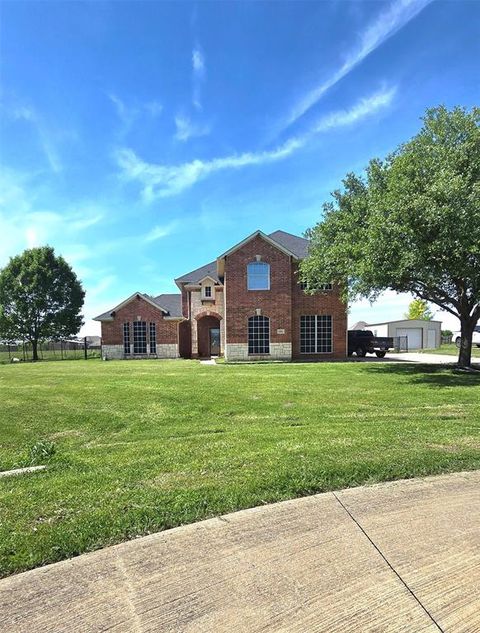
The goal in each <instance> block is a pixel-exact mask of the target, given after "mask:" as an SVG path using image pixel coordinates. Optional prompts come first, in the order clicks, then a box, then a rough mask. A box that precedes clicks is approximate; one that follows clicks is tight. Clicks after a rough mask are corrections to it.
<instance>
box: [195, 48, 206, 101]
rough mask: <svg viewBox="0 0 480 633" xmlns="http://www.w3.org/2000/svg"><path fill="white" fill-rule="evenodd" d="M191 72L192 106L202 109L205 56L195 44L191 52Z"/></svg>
mask: <svg viewBox="0 0 480 633" xmlns="http://www.w3.org/2000/svg"><path fill="white" fill-rule="evenodd" d="M192 71H193V78H192V81H193V96H192V101H193V105H194V106H195V107H196V108H197V109H198V110H201V109H202V102H201V92H202V83H203V81H204V79H205V73H206V66H205V56H204V54H203V52H202V50H201V48H200V46H199V45H198V44H197V45H196V46H195V47H194V49H193V51H192Z"/></svg>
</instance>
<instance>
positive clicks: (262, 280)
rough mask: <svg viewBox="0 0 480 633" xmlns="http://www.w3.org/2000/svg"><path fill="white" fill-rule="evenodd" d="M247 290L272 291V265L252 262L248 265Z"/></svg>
mask: <svg viewBox="0 0 480 633" xmlns="http://www.w3.org/2000/svg"><path fill="white" fill-rule="evenodd" d="M247 290H270V264H267V263H266V262H250V264H248V265H247Z"/></svg>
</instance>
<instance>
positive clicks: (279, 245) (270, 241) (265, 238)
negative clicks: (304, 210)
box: [217, 231, 301, 261]
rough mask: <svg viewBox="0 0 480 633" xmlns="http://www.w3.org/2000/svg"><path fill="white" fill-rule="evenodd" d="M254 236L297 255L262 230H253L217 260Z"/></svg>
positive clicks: (294, 255)
mask: <svg viewBox="0 0 480 633" xmlns="http://www.w3.org/2000/svg"><path fill="white" fill-rule="evenodd" d="M286 235H288V233H286ZM255 237H261V238H263V239H264V240H265V241H266V242H268V243H269V244H272V246H275V247H276V248H278V249H279V250H281V251H283V252H284V253H285V254H286V255H290V256H291V257H295V259H297V255H296V254H295V253H294V252H293V251H291V250H290V249H289V248H288V247H287V246H284V245H283V244H281V243H280V242H279V241H278V240H274V239H273V238H272V237H270V235H266V234H265V233H264V232H263V231H255V232H254V233H252V234H251V235H249V236H248V237H246V238H245V239H244V240H242V241H241V242H238V244H235V246H232V248H229V249H228V251H225V253H222V255H220V256H219V257H217V261H220V260H222V259H223V258H224V257H227V255H230V254H231V253H234V252H235V251H236V250H238V249H239V248H241V247H242V246H243V245H244V244H247V243H248V242H250V240H253V239H254V238H255ZM292 237H294V236H292ZM300 239H301V238H300Z"/></svg>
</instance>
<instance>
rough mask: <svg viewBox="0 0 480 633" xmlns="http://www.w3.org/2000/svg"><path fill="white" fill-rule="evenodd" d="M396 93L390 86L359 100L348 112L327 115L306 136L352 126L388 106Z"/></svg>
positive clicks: (394, 87) (342, 111) (394, 88)
mask: <svg viewBox="0 0 480 633" xmlns="http://www.w3.org/2000/svg"><path fill="white" fill-rule="evenodd" d="M396 92H397V88H396V86H392V87H391V88H382V89H381V90H379V91H378V92H375V93H374V94H372V95H370V96H369V97H366V98H364V99H360V101H359V102H358V103H356V104H355V105H354V106H353V108H350V110H338V111H336V112H332V114H328V115H326V116H324V117H322V118H321V119H320V120H319V121H317V123H316V124H315V126H314V127H313V128H312V130H311V132H310V133H309V134H307V136H310V135H311V134H312V133H313V134H316V133H319V132H326V131H327V130H331V129H334V128H338V127H344V126H346V125H352V124H353V123H356V122H357V121H359V120H361V119H364V118H365V117H368V116H370V115H372V114H375V113H376V112H378V110H381V109H382V108H386V107H387V106H389V105H390V103H391V102H392V101H393V98H394V97H395V94H396Z"/></svg>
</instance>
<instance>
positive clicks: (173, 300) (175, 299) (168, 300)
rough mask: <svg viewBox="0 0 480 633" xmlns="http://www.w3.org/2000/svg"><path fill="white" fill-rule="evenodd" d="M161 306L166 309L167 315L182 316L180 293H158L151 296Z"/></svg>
mask: <svg viewBox="0 0 480 633" xmlns="http://www.w3.org/2000/svg"><path fill="white" fill-rule="evenodd" d="M151 299H153V300H154V301H155V303H156V304H158V305H159V306H160V307H161V308H164V309H165V310H167V311H168V316H173V317H176V316H178V317H180V316H182V295H158V297H151Z"/></svg>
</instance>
